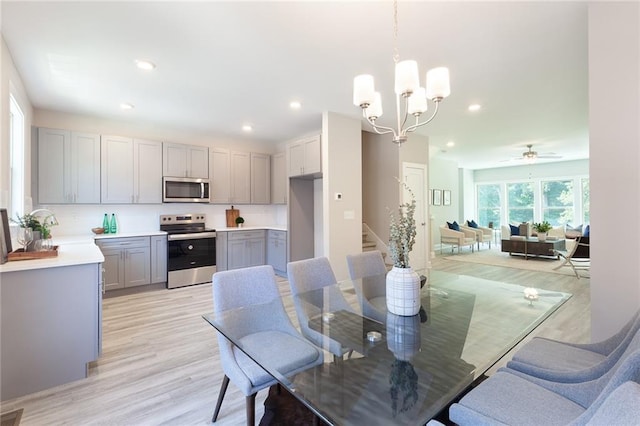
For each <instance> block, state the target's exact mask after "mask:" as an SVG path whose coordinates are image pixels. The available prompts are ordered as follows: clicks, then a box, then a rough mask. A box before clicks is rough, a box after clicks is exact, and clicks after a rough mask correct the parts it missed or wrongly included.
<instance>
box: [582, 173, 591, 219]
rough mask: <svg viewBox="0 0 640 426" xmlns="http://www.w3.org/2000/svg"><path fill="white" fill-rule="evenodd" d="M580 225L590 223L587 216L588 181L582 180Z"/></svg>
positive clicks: (588, 203)
mask: <svg viewBox="0 0 640 426" xmlns="http://www.w3.org/2000/svg"><path fill="white" fill-rule="evenodd" d="M581 183H582V223H584V224H587V223H591V220H590V216H589V205H590V198H589V197H590V195H591V194H590V192H589V179H587V178H584V179H582V182H581Z"/></svg>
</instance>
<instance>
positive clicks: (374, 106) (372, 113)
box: [366, 92, 382, 121]
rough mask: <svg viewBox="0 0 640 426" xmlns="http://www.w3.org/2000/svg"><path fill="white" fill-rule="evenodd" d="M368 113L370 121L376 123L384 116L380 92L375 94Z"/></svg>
mask: <svg viewBox="0 0 640 426" xmlns="http://www.w3.org/2000/svg"><path fill="white" fill-rule="evenodd" d="M366 111H367V112H366V114H367V118H368V119H369V120H374V121H375V119H376V118H379V117H381V116H382V96H380V92H375V93H374V96H373V102H371V104H370V105H369V108H367V109H366Z"/></svg>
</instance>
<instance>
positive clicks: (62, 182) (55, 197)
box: [38, 128, 100, 204]
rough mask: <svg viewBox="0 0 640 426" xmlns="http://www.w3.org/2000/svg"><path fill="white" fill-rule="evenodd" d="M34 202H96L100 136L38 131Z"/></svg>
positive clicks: (52, 130)
mask: <svg viewBox="0 0 640 426" xmlns="http://www.w3.org/2000/svg"><path fill="white" fill-rule="evenodd" d="M38 202H39V203H40V204H74V203H77V204H81V203H82V204H92V203H100V135H97V134H93V133H81V132H72V131H69V130H58V129H47V128H39V129H38Z"/></svg>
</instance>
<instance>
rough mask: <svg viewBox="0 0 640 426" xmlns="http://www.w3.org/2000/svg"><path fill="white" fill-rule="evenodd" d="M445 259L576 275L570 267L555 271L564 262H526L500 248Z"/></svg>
mask: <svg viewBox="0 0 640 426" xmlns="http://www.w3.org/2000/svg"><path fill="white" fill-rule="evenodd" d="M444 259H445V260H455V261H457V262H469V263H478V264H481V265H490V266H501V267H505V268H515V269H526V270H529V271H539V272H549V273H552V274H560V275H574V273H573V270H572V269H571V267H570V266H565V267H562V268H560V269H558V270H554V269H553V268H555V267H557V266H559V265H561V264H562V262H563V261H562V260H556V259H552V258H544V257H531V256H530V257H528V258H527V259H526V260H525V258H524V256H521V255H514V256H511V255H509V253H503V252H501V251H500V248H499V247H498V248H494V249H489V250H480V251H476V252H475V253H470V252H462V253H460V254H457V253H456V254H454V255H450V256H446V257H444ZM579 273H580V275H581V276H587V274H588V271H580V272H579Z"/></svg>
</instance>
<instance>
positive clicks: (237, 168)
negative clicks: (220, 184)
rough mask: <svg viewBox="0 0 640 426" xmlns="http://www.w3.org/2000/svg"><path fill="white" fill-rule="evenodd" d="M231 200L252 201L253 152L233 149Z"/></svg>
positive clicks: (240, 202)
mask: <svg viewBox="0 0 640 426" xmlns="http://www.w3.org/2000/svg"><path fill="white" fill-rule="evenodd" d="M230 158H231V202H232V203H234V204H249V203H251V154H249V153H248V152H242V151H231V157H230Z"/></svg>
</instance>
